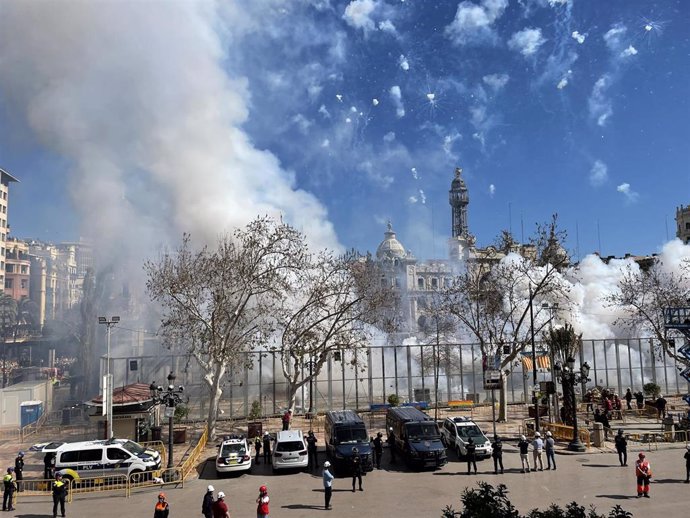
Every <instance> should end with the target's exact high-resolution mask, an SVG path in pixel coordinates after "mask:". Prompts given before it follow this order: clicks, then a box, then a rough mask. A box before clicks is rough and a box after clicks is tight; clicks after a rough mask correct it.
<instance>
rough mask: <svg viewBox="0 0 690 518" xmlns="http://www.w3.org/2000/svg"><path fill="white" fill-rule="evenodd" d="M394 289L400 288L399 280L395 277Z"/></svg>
mask: <svg viewBox="0 0 690 518" xmlns="http://www.w3.org/2000/svg"><path fill="white" fill-rule="evenodd" d="M395 287H396V288H399V287H400V279H398V278H397V277H396V278H395Z"/></svg>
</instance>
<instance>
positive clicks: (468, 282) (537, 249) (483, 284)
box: [444, 215, 569, 420]
mask: <svg viewBox="0 0 690 518" xmlns="http://www.w3.org/2000/svg"><path fill="white" fill-rule="evenodd" d="M501 239H502V240H506V239H507V238H506V236H505V235H503V236H502V238H501ZM564 239H565V233H564V232H562V231H559V230H558V226H557V217H556V216H555V215H554V216H553V218H552V220H551V221H550V222H549V223H548V224H546V225H537V230H536V233H535V235H534V237H533V238H532V239H531V240H530V241H531V243H530V247H529V248H526V249H524V250H523V256H522V257H518V256H517V255H512V256H508V257H506V258H504V259H503V260H502V261H500V262H498V263H493V264H492V263H487V262H478V261H470V262H468V263H467V264H466V265H465V268H464V270H463V271H462V272H461V273H460V274H459V275H457V276H456V277H455V278H454V280H453V283H452V285H451V286H450V287H448V288H447V289H446V290H445V293H444V297H445V302H444V304H445V307H446V309H447V310H448V312H449V313H451V314H452V315H454V316H455V317H456V318H457V319H458V321H459V323H460V326H461V327H462V328H464V329H465V330H466V331H467V332H469V333H470V334H471V335H472V336H473V337H474V338H475V339H476V340H477V341H478V343H479V346H480V349H481V352H482V356H483V357H486V358H493V357H495V356H496V354H497V352H498V353H499V354H500V355H501V363H500V368H501V371H502V376H503V380H504V382H505V376H506V370H507V368H508V367H510V366H511V364H512V362H513V361H514V360H515V359H516V358H517V357H518V355H519V354H520V353H522V351H523V350H524V349H525V347H526V346H527V345H528V344H530V343H531V336H532V331H533V332H534V334H535V335H538V334H539V333H540V332H541V331H542V329H543V328H544V326H545V325H546V322H541V323H538V324H535V327H534V329H533V330H532V325H531V321H530V306H531V305H532V304H533V303H534V300H535V299H540V300H557V301H559V302H560V303H562V305H563V306H566V305H567V304H568V299H567V295H568V284H567V283H566V282H565V281H564V280H563V278H562V277H561V275H560V270H561V269H563V268H564V267H565V266H566V265H567V264H568V260H569V259H568V256H567V254H566V253H565V251H564V249H563V247H562V242H563V241H564ZM535 368H536V367H535ZM506 403H507V388H506V384H505V383H503V389H502V390H501V391H500V407H499V416H498V419H499V420H506V419H507V406H506Z"/></svg>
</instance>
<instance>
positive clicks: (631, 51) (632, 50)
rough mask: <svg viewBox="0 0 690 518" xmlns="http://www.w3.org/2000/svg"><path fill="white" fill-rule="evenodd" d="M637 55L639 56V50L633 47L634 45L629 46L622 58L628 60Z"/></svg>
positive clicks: (622, 53)
mask: <svg viewBox="0 0 690 518" xmlns="http://www.w3.org/2000/svg"><path fill="white" fill-rule="evenodd" d="M636 54H637V49H636V48H635V47H633V46H632V45H628V47H627V48H626V49H625V50H624V51H623V52H621V57H623V58H627V57H630V56H634V55H636Z"/></svg>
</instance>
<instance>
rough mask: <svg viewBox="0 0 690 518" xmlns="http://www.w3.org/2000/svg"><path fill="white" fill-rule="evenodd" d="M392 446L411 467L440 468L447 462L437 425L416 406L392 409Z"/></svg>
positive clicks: (389, 424)
mask: <svg viewBox="0 0 690 518" xmlns="http://www.w3.org/2000/svg"><path fill="white" fill-rule="evenodd" d="M386 430H387V431H388V439H389V443H390V442H391V439H392V444H391V447H392V448H395V450H396V453H398V454H399V455H400V456H401V457H402V458H403V459H405V462H406V463H407V465H408V466H410V467H412V468H418V469H423V468H434V469H435V468H440V467H441V466H443V465H445V464H446V463H447V462H448V457H447V456H446V449H445V447H444V446H443V443H442V442H441V433H440V432H439V430H438V425H437V424H436V422H435V421H434V420H433V419H432V418H431V417H429V416H428V415H426V414H425V413H424V412H422V411H421V410H418V409H416V408H414V407H392V408H389V409H388V412H387V413H386Z"/></svg>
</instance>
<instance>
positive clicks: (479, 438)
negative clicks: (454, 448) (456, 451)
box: [458, 425, 486, 443]
mask: <svg viewBox="0 0 690 518" xmlns="http://www.w3.org/2000/svg"><path fill="white" fill-rule="evenodd" d="M458 437H460V438H461V439H469V438H470V437H472V440H473V441H474V442H476V443H478V442H482V443H483V442H486V437H484V434H483V433H482V431H481V430H480V429H479V427H478V426H477V425H472V426H458Z"/></svg>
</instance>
